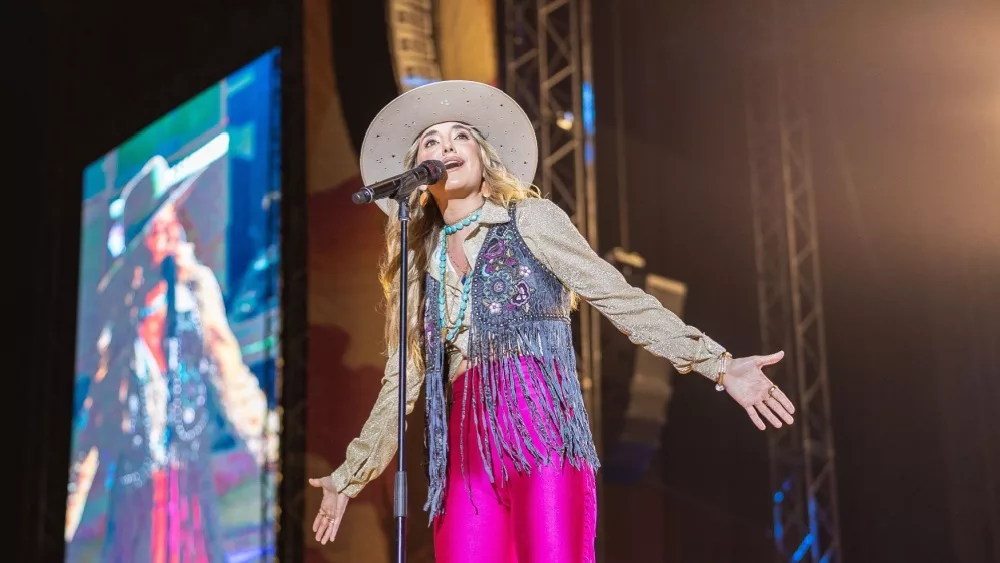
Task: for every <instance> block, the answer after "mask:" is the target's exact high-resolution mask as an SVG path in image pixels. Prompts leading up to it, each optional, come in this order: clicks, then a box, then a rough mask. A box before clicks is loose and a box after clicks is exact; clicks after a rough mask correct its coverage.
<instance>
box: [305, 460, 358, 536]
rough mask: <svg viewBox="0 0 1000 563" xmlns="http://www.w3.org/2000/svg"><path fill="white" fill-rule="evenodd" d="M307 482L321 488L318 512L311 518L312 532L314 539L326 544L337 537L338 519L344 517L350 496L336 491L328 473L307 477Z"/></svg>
mask: <svg viewBox="0 0 1000 563" xmlns="http://www.w3.org/2000/svg"><path fill="white" fill-rule="evenodd" d="M309 484H310V485H312V486H313V487H316V488H319V489H323V500H321V501H320V503H319V513H318V514H316V519H315V520H313V532H316V541H318V542H319V543H321V544H323V545H326V542H328V541H333V540H334V539H335V538H336V537H337V529H338V528H340V521H341V520H343V518H344V509H346V508H347V501H349V500H350V497H348V496H347V495H345V494H343V493H338V492H337V489H336V488H335V487H334V486H333V478H332V477H330V476H329V475H327V476H326V477H323V478H322V479H309Z"/></svg>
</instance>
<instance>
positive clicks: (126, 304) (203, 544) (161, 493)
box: [65, 50, 281, 563]
mask: <svg viewBox="0 0 1000 563" xmlns="http://www.w3.org/2000/svg"><path fill="white" fill-rule="evenodd" d="M279 58H280V53H279V52H278V51H277V50H274V51H271V52H268V53H267V54H265V55H263V56H261V57H260V58H258V59H257V60H254V61H252V62H250V63H249V64H247V65H246V66H245V67H243V68H241V69H238V70H237V71H235V72H233V73H232V74H230V75H229V76H226V77H225V78H223V79H221V80H219V81H218V82H217V83H215V84H213V85H212V86H211V87H209V88H207V89H206V90H204V91H202V92H201V93H199V94H198V95H196V96H194V97H192V98H191V99H189V100H188V101H187V102H185V103H184V104H182V105H180V106H178V107H176V108H175V109H173V110H172V111H170V112H169V113H167V114H165V115H163V116H162V117H161V118H159V119H157V120H156V121H155V122H153V123H151V124H149V125H148V126H147V127H145V128H143V129H142V130H141V131H139V132H138V133H136V134H135V135H134V136H132V137H131V138H129V139H128V140H127V141H125V142H123V143H122V144H120V145H119V146H117V147H115V148H114V149H112V150H110V151H109V152H108V153H107V154H105V155H104V156H103V157H101V158H100V159H98V160H97V161H96V162H93V163H92V164H91V165H89V166H88V167H87V168H86V169H85V170H84V173H83V193H82V200H83V201H82V222H81V237H80V277H79V305H78V315H77V339H76V363H75V373H74V382H75V390H74V404H73V408H74V412H73V429H72V450H71V452H70V454H71V455H70V467H69V471H68V475H67V477H68V482H67V484H68V488H67V492H68V494H67V503H66V529H65V539H66V560H67V561H114V562H123V563H124V562H136V563H138V562H151V563H173V562H215V561H228V562H239V561H260V560H269V559H271V558H272V556H273V554H274V548H275V542H276V538H275V536H276V525H275V524H276V518H277V487H278V484H277V473H278V461H279V460H278V446H279V444H278V439H279V434H280V429H279V417H278V414H277V413H278V402H279V397H278V376H277V370H278V365H279V363H280V362H279V361H278V360H279V354H280V349H279V340H278V336H279V326H278V325H279V320H280V317H281V314H280V313H281V311H280V295H279V287H280V283H279V282H280V276H281V272H280V258H281V256H280V252H279V250H280V216H281V214H280V204H281V173H280V170H281V142H280V141H281V139H280V133H281V130H280V125H281V119H280V107H281V99H280V98H281V92H280V86H281V84H280V76H281V73H280V62H279Z"/></svg>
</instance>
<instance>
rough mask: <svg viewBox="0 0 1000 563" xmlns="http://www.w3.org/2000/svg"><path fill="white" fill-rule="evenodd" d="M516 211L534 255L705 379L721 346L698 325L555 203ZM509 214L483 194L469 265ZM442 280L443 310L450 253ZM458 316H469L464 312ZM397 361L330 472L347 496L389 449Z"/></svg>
mask: <svg viewBox="0 0 1000 563" xmlns="http://www.w3.org/2000/svg"><path fill="white" fill-rule="evenodd" d="M380 203H381V205H380V206H381V207H382V209H383V211H385V212H386V213H387V214H392V215H395V213H396V210H395V202H392V201H389V202H385V200H382V202H380ZM516 216H517V228H518V230H519V231H520V233H521V236H522V237H523V238H524V241H525V243H526V244H527V246H528V248H529V249H530V250H531V252H532V254H534V256H535V258H536V259H537V260H538V261H539V262H541V263H542V264H543V265H544V266H545V267H547V268H548V269H549V270H550V271H551V272H552V273H553V274H555V275H556V276H557V277H558V278H559V279H560V281H562V283H563V284H564V285H565V286H566V287H567V289H569V290H570V291H572V292H574V293H576V294H577V295H578V296H579V297H581V298H582V299H583V300H585V301H587V302H588V303H590V305H592V306H593V307H595V308H596V309H597V310H598V311H600V312H601V313H602V314H603V315H604V316H605V317H607V318H608V319H609V320H610V321H611V323H612V324H614V325H615V327H617V328H618V329H619V330H620V331H622V333H624V334H625V335H627V336H628V337H629V339H630V340H631V341H632V342H633V343H635V344H637V345H639V346H642V347H644V348H645V349H646V350H648V351H649V352H651V353H652V354H655V355H657V356H661V357H663V358H667V359H668V360H670V362H671V363H672V364H673V365H674V366H675V367H676V369H677V370H678V371H679V372H680V373H688V372H691V371H695V372H698V373H700V374H702V375H704V376H706V377H708V378H710V379H712V378H714V377H715V376H716V375H717V373H718V360H719V357H720V356H721V355H722V353H723V352H725V349H724V348H723V347H722V346H720V345H719V344H718V343H716V342H714V341H713V340H712V339H710V338H709V337H708V336H706V335H705V334H704V333H702V332H701V331H699V330H698V329H696V328H694V327H692V326H689V325H686V324H684V322H683V321H682V320H681V319H680V318H678V317H677V316H676V315H674V314H673V313H672V312H670V311H669V310H667V309H665V308H664V307H663V306H662V305H661V304H660V303H659V302H658V301H657V300H656V299H655V298H654V297H652V296H650V295H648V294H647V293H645V292H644V291H642V290H640V289H637V288H635V287H632V286H631V285H629V284H628V282H626V281H625V278H624V276H622V274H621V273H620V272H619V271H618V270H617V269H616V268H615V267H614V266H613V265H611V264H610V263H608V262H607V261H606V260H604V259H603V258H601V257H600V256H598V255H597V253H595V252H594V250H593V249H592V248H591V247H590V244H589V243H588V242H587V241H586V239H585V238H584V237H583V236H582V235H581V234H580V232H579V231H578V230H577V229H576V226H575V225H573V223H572V221H571V219H570V218H569V216H568V215H567V214H566V213H565V212H564V211H563V210H562V209H561V208H560V207H558V206H557V205H556V204H555V203H553V202H551V201H549V200H546V199H529V200H525V201H522V202H520V203H519V204H518V208H517V214H516ZM510 220H511V218H510V214H509V213H508V211H507V210H506V209H504V208H503V207H500V206H497V205H495V204H492V203H490V202H487V203H486V204H485V206H484V207H483V211H482V214H481V216H480V219H479V223H478V225H477V226H476V228H475V230H474V231H473V232H472V233H470V234H469V236H468V238H467V239H466V240H465V242H464V244H463V249H464V250H465V254H466V256H467V258H468V260H469V264H470V265H471V266H473V268H474V267H475V260H476V257H477V256H478V255H479V251H480V248H481V247H482V245H483V241H484V240H485V239H486V233H487V232H488V230H489V228H490V227H491V226H493V225H497V224H501V223H507V222H509V221H510ZM439 252H440V248H438V249H436V250H435V253H434V256H437V255H438V253H439ZM436 270H437V269H436V268H432V271H431V272H429V273H430V276H431V277H432V278H434V279H436V280H440V273H439V272H438V271H436ZM444 281H445V288H446V289H445V291H446V299H447V303H448V311H449V318H451V317H452V315H454V313H453V311H454V310H455V309H456V308H457V307H456V303H457V301H458V300H459V298H460V297H461V294H462V286H461V281H460V279H459V274H458V273H457V272H456V270H455V269H454V267H452V266H451V263H450V261H449V263H448V268H447V272H446V275H445V280H444ZM465 322H466V323H468V322H469V317H468V316H467V317H466V320H465ZM468 329H469V327H468V326H467V325H466V326H463V327H462V328H461V329H460V332H459V335H458V338H457V339H456V341H455V343H454V344H453V345H449V347H450V348H449V353H448V363H449V365H448V368H447V369H448V377H449V381H451V380H454V379H455V378H456V377H457V376H458V375H460V373H459V366H460V365H461V364H462V362H463V360H464V359H465V351H466V350H467V344H468ZM398 365H399V357H398V355H395V354H394V355H393V356H392V357H390V358H389V359H388V361H387V362H386V368H385V376H384V377H383V379H382V389H381V391H380V392H379V395H378V398H377V399H376V401H375V406H374V407H373V408H372V412H371V415H370V416H369V417H368V420H367V422H365V425H364V427H363V428H362V430H361V435H360V436H359V437H358V438H356V439H355V440H353V441H352V442H351V443H350V445H349V446H348V448H347V456H346V460H345V461H344V463H343V464H342V465H341V466H340V467H338V468H337V469H336V470H335V471H334V472H333V475H332V477H333V481H334V485H335V487H336V489H337V490H338V491H340V492H342V493H344V494H346V495H347V496H350V497H355V496H357V494H358V493H359V492H360V491H361V489H362V488H363V487H364V486H365V485H366V484H368V483H369V482H371V481H372V480H374V479H375V478H376V477H378V476H379V475H380V474H381V473H382V472H383V471H384V470H385V468H386V467H387V466H388V465H389V462H390V461H392V458H393V456H394V455H395V453H396V439H397V437H396V424H397V407H396V405H397V388H398V374H399V369H398ZM406 383H407V385H406V386H407V389H406V399H407V411H406V412H407V414H409V413H411V412H412V411H413V408H414V405H415V404H416V401H417V399H418V397H419V395H420V387H421V385H422V384H423V374H422V373H416V370H415V369H413V368H412V367H410V368H408V369H407V379H406Z"/></svg>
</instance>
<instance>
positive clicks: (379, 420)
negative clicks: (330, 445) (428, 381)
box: [332, 352, 424, 498]
mask: <svg viewBox="0 0 1000 563" xmlns="http://www.w3.org/2000/svg"><path fill="white" fill-rule="evenodd" d="M406 375H407V377H406V414H407V415H409V414H410V413H411V412H413V408H414V407H415V406H416V403H417V399H418V398H419V397H420V386H421V385H422V384H423V380H424V378H423V374H422V373H419V374H418V373H416V369H415V368H414V366H413V364H412V363H410V364H408V366H407V369H406ZM397 389H399V353H398V352H397V353H394V354H392V356H391V357H390V358H389V360H388V361H387V362H386V364H385V376H384V377H383V378H382V389H381V390H380V391H379V394H378V398H376V399H375V406H374V407H372V411H371V414H370V415H369V416H368V420H367V421H366V422H365V425H364V426H363V427H362V429H361V435H360V436H358V437H357V438H355V439H354V440H352V441H351V443H350V444H349V445H348V446H347V456H346V459H345V460H344V463H343V464H342V465H341V466H340V467H338V468H337V469H336V470H335V471H334V472H333V475H332V477H333V483H334V486H335V487H336V488H337V490H338V491H339V492H341V493H344V494H345V495H347V496H349V497H351V498H354V497H356V496H357V495H358V493H360V492H361V489H363V488H364V487H365V485H367V484H368V483H370V482H372V481H374V480H375V479H376V478H377V477H378V476H379V475H381V474H382V472H383V471H385V468H386V467H388V466H389V462H391V461H392V458H393V456H395V455H396V445H397V444H396V439H397V436H396V424H397V412H398V409H397V406H396V405H397V401H398V395H397Z"/></svg>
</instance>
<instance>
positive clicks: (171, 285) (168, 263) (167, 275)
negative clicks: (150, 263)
mask: <svg viewBox="0 0 1000 563" xmlns="http://www.w3.org/2000/svg"><path fill="white" fill-rule="evenodd" d="M161 272H162V274H163V278H164V281H165V282H166V283H167V288H166V291H165V292H164V293H165V295H164V301H165V302H166V314H165V315H164V323H163V324H164V327H163V328H164V330H163V343H164V344H165V346H164V348H165V350H164V352H166V354H164V356H165V359H166V364H167V373H165V374H163V375H164V379H165V380H166V382H167V386H168V388H167V397H168V398H170V397H172V393H173V391H174V387H175V386H176V385H177V378H179V377H180V373H179V372H178V358H177V355H178V342H177V259H176V258H175V257H174V256H173V255H170V256H167V257H166V258H164V259H163V263H162V264H161ZM168 400H170V399H168ZM166 410H167V412H166V415H167V424H168V425H169V424H171V422H172V421H171V420H170V416H171V414H173V415H175V416H176V415H178V414H179V413H171V410H170V404H167V405H166ZM166 436H167V440H168V443H167V444H166V447H167V467H166V470H167V482H168V483H169V482H170V480H171V479H172V477H173V476H172V475H171V473H173V471H174V467H173V463H172V461H173V460H172V459H171V456H170V443H169V442H170V441H172V438H173V436H172V433H171V432H169V431H168V432H167V433H166ZM170 491H171V487H170V486H169V485H168V486H167V506H168V507H169V506H170V503H171V502H177V499H173V498H171V497H170ZM170 513H171V511H170V509H169V508H168V509H167V529H168V530H169V529H170V528H171V527H172V523H171V519H172V518H173V517H172V516H171V515H170ZM165 545H166V552H167V553H166V555H165V559H166V560H168V561H169V560H170V558H171V557H172V556H173V554H172V553H171V552H170V547H171V545H170V542H169V541H167V542H165Z"/></svg>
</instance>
